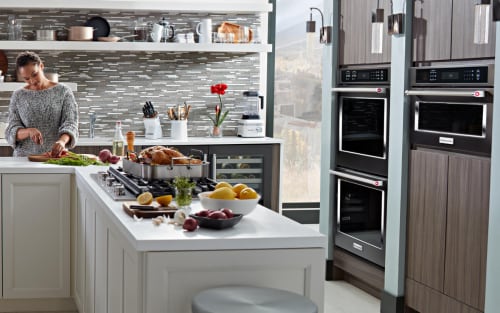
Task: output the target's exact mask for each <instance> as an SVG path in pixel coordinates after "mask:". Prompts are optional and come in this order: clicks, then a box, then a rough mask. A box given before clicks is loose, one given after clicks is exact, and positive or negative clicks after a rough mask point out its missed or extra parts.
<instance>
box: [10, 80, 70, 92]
mask: <svg viewBox="0 0 500 313" xmlns="http://www.w3.org/2000/svg"><path fill="white" fill-rule="evenodd" d="M61 83H62V84H65V85H66V86H68V87H69V88H71V90H72V91H78V86H77V84H76V83H67V82H61ZM23 86H26V83H0V92H1V91H14V90H17V89H19V88H22V87H23Z"/></svg>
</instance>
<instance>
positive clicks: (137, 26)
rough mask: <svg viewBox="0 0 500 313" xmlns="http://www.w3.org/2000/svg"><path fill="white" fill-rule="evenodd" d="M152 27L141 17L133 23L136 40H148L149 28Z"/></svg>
mask: <svg viewBox="0 0 500 313" xmlns="http://www.w3.org/2000/svg"><path fill="white" fill-rule="evenodd" d="M150 28H151V27H150V26H149V25H148V23H146V22H145V21H144V19H143V18H142V17H141V18H139V19H137V20H136V21H135V22H134V23H133V34H134V41H139V42H144V41H148V37H149V29H150Z"/></svg>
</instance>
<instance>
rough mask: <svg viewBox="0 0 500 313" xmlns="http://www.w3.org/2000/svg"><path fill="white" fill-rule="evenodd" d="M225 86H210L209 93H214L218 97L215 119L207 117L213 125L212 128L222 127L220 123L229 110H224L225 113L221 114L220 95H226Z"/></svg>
mask: <svg viewBox="0 0 500 313" xmlns="http://www.w3.org/2000/svg"><path fill="white" fill-rule="evenodd" d="M226 89H227V85H226V84H217V85H212V86H210V92H211V93H215V94H217V95H218V96H219V104H218V105H216V106H215V118H213V117H211V116H209V118H210V120H211V121H212V123H213V124H214V126H216V127H219V126H221V125H222V122H224V120H225V119H226V117H227V114H228V113H229V110H226V112H224V113H222V110H223V109H222V108H223V106H222V98H221V95H223V94H225V93H226Z"/></svg>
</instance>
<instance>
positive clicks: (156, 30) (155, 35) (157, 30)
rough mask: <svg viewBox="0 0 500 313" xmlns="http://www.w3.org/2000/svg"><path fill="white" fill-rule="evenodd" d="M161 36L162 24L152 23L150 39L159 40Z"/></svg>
mask: <svg viewBox="0 0 500 313" xmlns="http://www.w3.org/2000/svg"><path fill="white" fill-rule="evenodd" d="M162 36H163V25H160V24H157V23H155V24H153V30H152V31H151V39H152V40H153V42H160V40H161V37H162Z"/></svg>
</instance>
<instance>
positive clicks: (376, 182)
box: [330, 170, 384, 187]
mask: <svg viewBox="0 0 500 313" xmlns="http://www.w3.org/2000/svg"><path fill="white" fill-rule="evenodd" d="M330 174H334V175H337V176H340V177H343V178H347V179H352V180H354V181H357V182H360V183H365V184H368V185H372V186H375V187H383V186H384V181H383V180H375V179H369V178H366V177H361V176H357V175H353V174H350V173H346V172H340V171H334V170H330Z"/></svg>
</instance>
